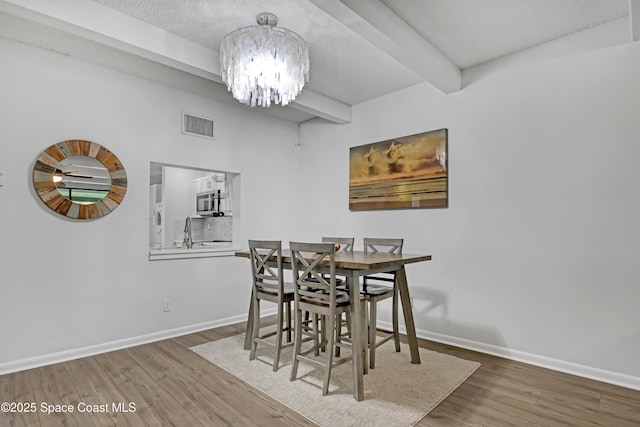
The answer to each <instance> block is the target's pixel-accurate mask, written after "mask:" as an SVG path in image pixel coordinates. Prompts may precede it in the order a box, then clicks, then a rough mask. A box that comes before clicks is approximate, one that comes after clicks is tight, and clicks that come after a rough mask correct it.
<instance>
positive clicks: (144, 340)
mask: <svg viewBox="0 0 640 427" xmlns="http://www.w3.org/2000/svg"><path fill="white" fill-rule="evenodd" d="M274 313H275V311H274ZM264 314H265V315H268V314H270V313H269V311H268V310H265V311H264ZM246 320H247V315H246V314H243V315H240V316H234V317H228V318H226V319H220V320H214V321H211V322H204V323H198V324H195V325H189V326H185V327H181V328H175V329H169V330H166V331H160V332H154V333H152V334H147V335H141V336H137V337H131V338H125V339H123V340H118V341H111V342H107V343H103V344H97V345H92V346H88V347H82V348H76V349H72V350H65V351H61V352H57V353H50V354H45V355H42V356H37V357H30V358H27V359H21V360H16V361H12V362H6V363H0V375H4V374H10V373H12V372H18V371H24V370H27V369H32V368H39V367H41V366H47V365H52V364H54V363H60V362H67V361H69V360H74V359H80V358H82V357H87V356H94V355H96V354H101V353H107V352H109V351H114V350H121V349H123V348H129V347H135V346H137V345H142V344H148V343H151V342H155V341H161V340H165V339H169V338H175V337H179V336H182V335H187V334H192V333H194V332H200V331H205V330H207V329H213V328H219V327H221V326H226V325H232V324H235V323H240V322H244V321H246Z"/></svg>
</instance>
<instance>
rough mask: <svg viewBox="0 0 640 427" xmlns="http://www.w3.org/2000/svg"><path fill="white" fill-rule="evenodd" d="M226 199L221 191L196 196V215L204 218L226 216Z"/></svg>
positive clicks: (206, 192)
mask: <svg viewBox="0 0 640 427" xmlns="http://www.w3.org/2000/svg"><path fill="white" fill-rule="evenodd" d="M226 197H227V195H226V194H221V192H220V190H217V191H205V192H202V193H198V194H196V213H197V214H198V215H202V216H224V209H225V207H226V206H225V205H226V203H225V199H226Z"/></svg>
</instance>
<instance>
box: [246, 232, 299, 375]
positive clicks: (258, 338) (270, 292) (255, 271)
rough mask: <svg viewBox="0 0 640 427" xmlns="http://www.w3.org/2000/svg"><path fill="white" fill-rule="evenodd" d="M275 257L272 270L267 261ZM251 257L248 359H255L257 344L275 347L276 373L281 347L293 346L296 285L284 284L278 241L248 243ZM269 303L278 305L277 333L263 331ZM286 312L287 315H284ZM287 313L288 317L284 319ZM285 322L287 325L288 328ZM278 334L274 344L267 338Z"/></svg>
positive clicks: (250, 241) (280, 245)
mask: <svg viewBox="0 0 640 427" xmlns="http://www.w3.org/2000/svg"><path fill="white" fill-rule="evenodd" d="M274 254H275V255H276V266H275V268H274V267H271V266H269V265H268V264H267V261H268V260H269V258H270V257H272V256H273V255H274ZM249 256H250V259H251V277H252V280H253V289H252V292H251V298H252V302H251V306H252V308H253V313H252V316H253V327H252V329H251V352H250V353H249V360H254V359H255V358H256V350H257V347H258V344H265V345H269V346H273V347H275V353H274V356H273V370H274V371H277V370H278V367H279V365H280V354H281V351H282V348H285V347H288V346H291V345H293V341H292V340H291V338H292V337H291V335H292V334H291V329H292V328H291V302H292V301H293V284H292V283H285V282H284V279H283V267H282V243H281V242H280V241H279V240H249ZM261 301H270V302H273V303H275V304H277V305H278V314H277V321H276V330H275V331H266V332H264V333H262V334H261V331H260V302H261ZM285 310H286V313H285ZM285 314H286V318H285ZM285 322H286V326H285ZM285 332H286V333H287V342H286V343H284V344H283V342H282V335H283V334H284V333H285ZM274 335H275V343H274V342H272V341H271V340H268V338H270V337H273V336H274Z"/></svg>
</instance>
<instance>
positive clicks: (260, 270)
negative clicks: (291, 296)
mask: <svg viewBox="0 0 640 427" xmlns="http://www.w3.org/2000/svg"><path fill="white" fill-rule="evenodd" d="M274 255H275V257H276V266H275V268H274V267H272V266H269V265H267V261H269V259H270V258H271V257H273V256H274ZM249 257H250V259H251V273H252V277H253V286H254V290H255V291H256V292H263V291H267V292H268V293H271V294H273V293H277V294H278V295H280V296H281V295H282V293H283V289H284V279H283V274H282V272H283V267H282V242H281V241H280V240H249Z"/></svg>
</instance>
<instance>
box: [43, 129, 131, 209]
mask: <svg viewBox="0 0 640 427" xmlns="http://www.w3.org/2000/svg"><path fill="white" fill-rule="evenodd" d="M33 184H34V186H35V189H36V193H37V194H38V196H39V197H40V199H41V200H42V201H43V202H44V203H45V204H46V205H47V206H48V207H49V208H51V209H52V210H54V211H55V212H57V213H59V214H61V215H64V216H66V217H69V218H75V219H93V218H99V217H101V216H104V215H107V214H108V213H109V212H111V211H112V210H114V209H115V208H116V207H117V206H118V205H119V204H120V203H122V199H123V198H124V195H125V193H126V190H127V175H126V173H125V170H124V167H123V166H122V164H121V163H120V160H119V159H118V158H117V157H116V156H115V155H114V154H113V153H112V152H111V151H109V150H107V149H106V148H105V147H103V146H101V145H100V144H96V143H95V142H91V141H83V140H68V141H62V142H60V143H58V144H55V145H52V146H50V147H49V148H47V149H46V150H44V152H42V154H41V155H40V157H39V158H38V160H37V161H36V164H35V167H34V169H33Z"/></svg>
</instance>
